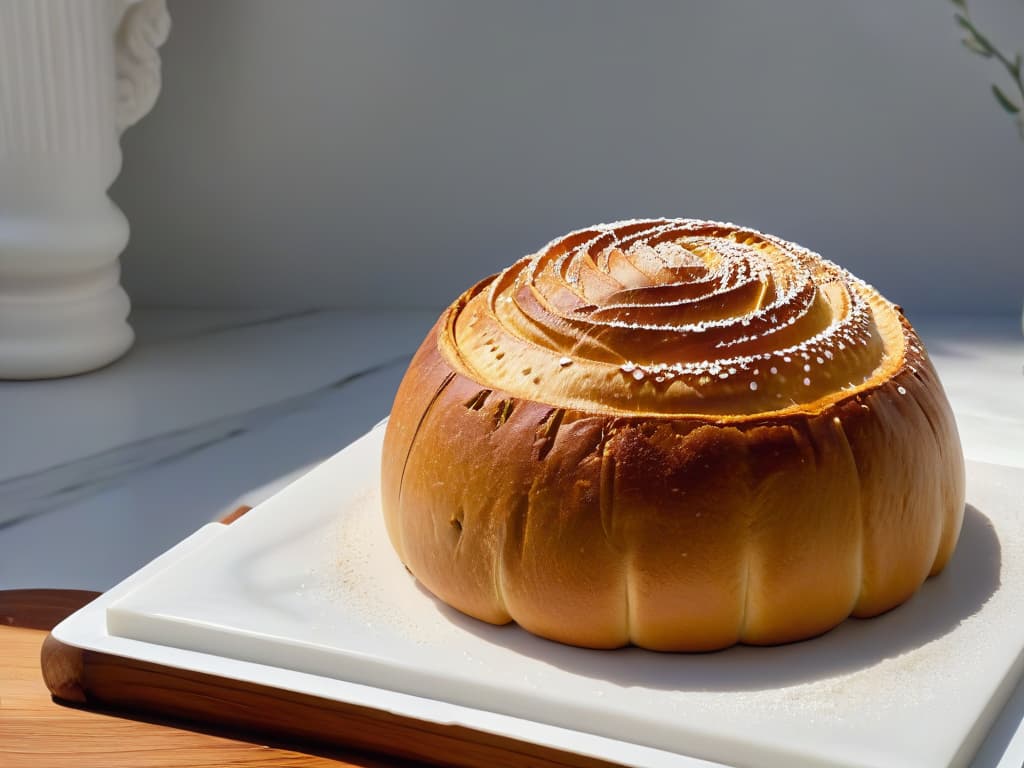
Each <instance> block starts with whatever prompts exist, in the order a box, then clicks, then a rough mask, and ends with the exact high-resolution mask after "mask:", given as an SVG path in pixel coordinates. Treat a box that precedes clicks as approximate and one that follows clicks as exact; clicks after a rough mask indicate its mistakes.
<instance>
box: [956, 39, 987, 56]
mask: <svg viewBox="0 0 1024 768" xmlns="http://www.w3.org/2000/svg"><path fill="white" fill-rule="evenodd" d="M960 42H961V43H963V44H964V48H966V49H967V50H969V51H971V52H972V53H976V54H978V55H979V56H984V57H985V58H986V59H991V58H992V51H990V50H989V49H988V48H985V47H984V46H983V45H981V44H980V43H979V42H978V38H976V37H965V38H964V39H963V40H961V41H960Z"/></svg>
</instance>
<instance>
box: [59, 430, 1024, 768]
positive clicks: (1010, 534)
mask: <svg viewBox="0 0 1024 768" xmlns="http://www.w3.org/2000/svg"><path fill="white" fill-rule="evenodd" d="M381 438H382V430H380V429H377V430H374V431H373V432H371V433H370V434H369V435H367V436H366V437H364V438H362V439H361V440H360V441H358V442H357V443H355V444H353V445H352V446H350V447H349V448H347V449H345V450H344V451H342V452H341V453H339V454H337V455H336V456H334V457H333V458H331V459H329V460H328V461H327V462H325V463H324V464H323V465H321V466H320V467H318V468H317V469H315V470H313V471H312V472H310V473H309V474H308V475H306V476H305V477H303V478H301V479H300V480H299V481H297V482H296V483H294V484H293V485H291V486H289V487H288V488H286V489H285V490H284V491H282V492H281V493H279V494H277V495H276V496H274V497H273V498H271V499H270V500H268V501H266V502H264V503H263V504H261V505H259V506H258V507H257V508H256V509H254V510H253V511H251V512H249V513H248V514H247V515H246V516H245V517H243V518H242V519H241V520H239V521H237V522H235V523H234V524H232V525H231V526H230V527H229V528H227V529H226V530H224V532H223V533H221V534H220V535H215V536H214V535H212V534H211V535H210V536H208V537H207V539H206V540H204V541H203V542H200V544H199V545H195V546H184V547H183V548H182V551H181V553H180V555H179V556H176V557H174V558H172V559H170V560H169V561H167V564H166V565H164V566H162V567H160V568H151V569H149V572H148V573H140V574H138V575H137V577H133V580H130V581H131V583H130V584H129V583H126V584H124V585H122V586H121V587H118V588H117V590H115V591H114V592H113V593H111V594H110V595H109V598H108V599H106V600H104V605H103V606H96V607H94V608H93V609H92V610H93V613H94V614H95V612H96V611H97V610H101V609H102V608H105V609H106V619H107V630H108V631H109V636H111V638H110V639H111V641H112V642H116V643H129V644H134V646H133V647H135V649H136V651H138V649H140V648H143V649H146V652H147V653H149V654H153V653H154V650H153V649H160V648H163V649H164V653H165V654H166V653H170V654H171V655H172V656H174V658H175V659H176V660H177V661H176V663H178V664H180V665H182V666H188V668H197V667H196V665H197V664H198V665H199V666H202V664H207V665H209V664H210V663H211V662H212V661H214V660H216V661H217V662H219V663H218V664H217V665H216V667H217V668H216V670H215V672H216V673H217V674H222V675H228V676H231V675H232V674H243V673H244V674H245V675H248V677H244V678H243V679H253V677H255V678H256V679H254V680H253V681H254V682H264V683H266V684H273V685H278V686H279V687H285V688H289V689H292V690H302V691H304V692H312V693H314V694H315V695H326V696H328V697H330V698H340V700H344V701H353V702H355V703H367V702H371V705H373V706H378V707H381V708H385V709H389V710H391V711H395V712H400V713H402V714H408V715H410V716H414V717H422V718H423V719H428V720H434V721H440V722H457V723H460V724H465V725H468V726H470V727H474V728H478V729H480V730H486V731H490V732H494V733H502V734H505V735H510V736H513V737H515V738H521V739H526V740H530V741H536V742H538V743H543V744H547V745H549V746H554V747H558V748H562V749H566V750H569V751H575V752H580V753H583V754H592V755H595V756H600V757H604V758H605V759H610V760H617V761H620V762H624V763H630V764H635V765H680V766H681V765H687V766H693V765H702V764H703V765H707V763H702V762H701V761H699V760H695V759H692V758H703V759H706V760H713V761H718V762H719V763H723V764H730V765H739V766H747V765H757V766H766V767H771V766H787V767H788V766H800V765H831V766H886V767H888V766H928V767H929V768H931V767H933V766H942V765H958V766H959V765H967V764H969V762H970V760H971V758H972V756H973V755H975V752H976V751H977V750H978V747H979V745H980V744H981V743H982V740H983V739H984V737H985V735H986V733H987V732H988V730H989V727H990V726H991V725H992V723H993V721H994V720H995V719H996V717H997V715H998V714H999V712H1000V710H1001V709H1002V707H1003V705H1004V704H1005V702H1006V700H1007V698H1008V697H1009V696H1010V694H1011V693H1012V692H1013V690H1014V686H1015V685H1016V683H1017V680H1018V679H1019V677H1020V672H1021V668H1022V666H1024V655H1022V650H1024V510H1022V506H1024V504H1022V501H1024V471H1022V470H1016V469H1010V468H1005V467H997V466H995V465H986V464H974V463H972V464H969V468H968V478H969V481H968V501H969V503H970V505H971V506H970V508H969V509H968V513H967V517H966V521H965V526H964V532H963V536H962V539H961V542H960V545H959V547H958V550H957V554H956V556H955V557H954V559H953V561H952V562H951V564H950V566H949V567H948V568H947V570H946V572H945V573H943V574H942V575H941V576H939V577H937V578H936V579H932V580H930V581H929V582H928V583H927V584H926V585H925V587H924V588H923V589H922V591H921V593H920V594H919V595H917V596H916V597H915V598H914V599H913V600H911V601H910V602H909V603H907V604H906V605H905V606H902V607H901V608H899V609H897V610H895V611H893V612H891V613H889V614H887V615H885V616H882V617H879V618H876V619H872V620H870V621H850V622H847V623H845V624H843V625H842V626H841V627H839V628H838V629H837V630H835V631H833V632H831V633H829V634H827V635H825V636H823V637H821V638H817V639H815V640H811V641H808V642H804V643H799V644H793V645H788V646H781V647H778V648H743V647H741V648H734V649H730V650H728V651H725V652H722V653H716V654H704V655H681V654H655V653H650V652H646V651H642V650H639V649H627V650H619V651H613V652H603V651H587V650H582V649H577V648H570V647H566V646H561V645H558V644H555V643H550V642H547V641H544V640H540V639H538V638H535V637H532V636H530V635H528V634H527V633H525V632H523V631H522V630H520V629H518V628H517V627H514V626H508V627H491V626H489V625H485V624H482V623H480V622H476V621H474V620H472V619H468V618H466V617H463V616H461V615H459V614H457V613H455V612H453V611H451V610H450V609H448V608H447V607H446V606H443V605H442V604H440V603H438V602H437V601H436V600H434V599H433V598H432V597H430V596H429V595H427V594H426V593H424V592H423V591H422V590H420V589H419V588H418V587H417V586H416V584H415V582H414V580H413V579H412V578H411V577H410V576H409V575H408V574H407V573H406V572H405V570H404V569H403V568H402V566H401V564H400V563H399V561H398V559H397V558H396V557H395V555H394V554H393V552H392V551H391V548H390V546H389V545H388V543H387V539H386V535H385V534H384V531H383V525H382V523H381V520H380V512H379V507H378V501H377V493H376V489H377V485H378V474H379V467H378V457H379V452H380V443H381ZM186 544H188V542H186ZM168 557H169V555H168ZM154 565H156V564H154ZM83 626H84V625H83ZM62 627H63V625H62ZM62 627H59V628H58V630H61V629H62ZM92 631H94V632H95V628H93V630H92ZM55 634H58V639H62V640H65V641H70V642H72V643H73V644H75V643H74V638H73V637H71V638H65V637H61V636H60V634H59V632H58V631H55ZM71 634H74V632H72V633H71ZM77 644H80V643H77ZM157 655H159V654H157ZM183 659H184V661H183ZM186 662H187V663H186ZM225 670H229V671H225ZM198 671H206V670H205V669H198ZM354 696H355V697H356V698H353V697H354ZM1021 698H1022V697H1021V696H1019V695H1018V696H1015V698H1014V702H1013V703H1012V706H1011V708H1010V709H1013V708H1014V707H1016V709H1017V710H1020V709H1022V708H1024V706H1022V705H1024V702H1022V701H1021ZM1020 719H1021V715H1020V712H1019V711H1012V712H1008V713H1005V714H1004V715H1003V717H1002V719H1001V720H1000V722H999V723H998V724H997V728H996V729H995V730H996V731H998V733H995V734H994V739H995V740H994V741H993V739H991V738H990V740H989V742H987V743H986V744H985V745H984V748H983V750H982V752H981V753H979V759H980V760H983V761H985V762H984V764H985V765H999V766H1000V767H1002V766H1004V765H1006V766H1011V765H1012V766H1013V768H1017V767H1018V764H1019V762H1020V758H1019V757H1017V758H1015V757H1014V754H1015V751H1019V749H1020V748H1021V746H1022V745H1021V733H1020V732H1019V731H1018V729H1017V726H1018V724H1019V723H1020ZM1015 733H1016V735H1014V734H1015ZM1007 760H1010V761H1014V760H1015V761H1016V762H1007Z"/></svg>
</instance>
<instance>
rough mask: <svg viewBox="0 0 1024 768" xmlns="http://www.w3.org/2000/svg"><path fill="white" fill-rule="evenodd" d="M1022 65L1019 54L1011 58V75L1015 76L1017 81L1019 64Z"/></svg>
mask: <svg viewBox="0 0 1024 768" xmlns="http://www.w3.org/2000/svg"><path fill="white" fill-rule="evenodd" d="M1022 63H1024V62H1022V60H1021V56H1020V54H1019V53H1018V54H1017V55H1016V56H1014V57H1013V73H1014V74H1015V75H1017V79H1018V80H1020V68H1021V64H1022Z"/></svg>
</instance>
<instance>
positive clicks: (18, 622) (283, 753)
mask: <svg viewBox="0 0 1024 768" xmlns="http://www.w3.org/2000/svg"><path fill="white" fill-rule="evenodd" d="M96 596H97V594H96V593H95V592H81V591H76V590H17V591H7V592H2V591H0V622H2V624H4V625H7V626H0V766H3V767H4V768H44V767H45V768H51V766H58V765H60V766H63V765H74V766H76V768H94V767H95V768H108V767H109V768H117V767H118V766H131V767H132V768H163V767H164V766H184V765H188V766H196V768H205V766H211V767H212V766H225V767H226V768H236V767H237V768H263V767H264V766H268V767H269V766H289V767H294V768H327V767H328V766H333V767H334V768H337V767H338V766H350V767H352V768H355V767H357V766H358V767H359V768H378V767H383V766H409V765H412V764H411V763H408V762H402V761H399V760H395V759H388V758H376V757H372V756H365V755H360V754H357V753H355V752H353V751H351V750H349V751H344V750H341V749H333V750H330V749H322V748H317V747H315V746H314V745H310V744H298V743H291V744H285V743H283V742H270V741H268V739H267V738H266V737H265V736H262V735H258V734H251V733H250V734H243V733H240V732H232V731H230V730H228V729H226V728H223V727H217V726H216V725H213V724H208V725H204V726H188V725H186V724H184V723H180V722H178V723H176V722H171V721H169V720H166V719H163V718H154V717H145V716H143V715H142V713H140V712H132V711H128V712H123V713H121V714H116V715H115V714H113V713H111V712H109V711H89V710H86V709H82V708H78V707H70V706H64V705H62V704H60V703H57V702H55V701H54V700H53V699H52V698H51V696H50V692H49V691H48V690H47V687H46V685H45V684H44V682H43V676H42V674H40V649H41V646H42V645H43V642H44V640H45V639H46V638H47V631H46V630H47V629H49V626H52V625H53V624H55V623H57V622H58V621H60V620H61V619H63V618H64V617H65V616H67V615H68V614H69V613H71V612H73V611H74V610H77V609H78V608H80V607H82V606H83V605H85V604H86V603H88V602H89V601H90V600H92V599H93V598H95V597H96ZM47 623H48V624H49V626H45V627H43V626H41V625H43V624H47ZM54 650H56V649H55V648H52V647H51V649H50V652H51V653H52V652H53V651H54ZM70 655H71V656H72V658H73V657H74V656H75V655H77V656H78V658H79V661H80V662H81V665H78V666H76V664H70V665H69V666H67V667H66V668H62V669H64V671H63V672H58V674H66V675H68V676H67V677H65V678H64V680H65V682H66V684H67V685H71V684H72V682H73V681H74V678H73V677H71V676H70V675H71V673H72V672H73V671H74V670H76V669H77V670H78V671H79V672H80V673H86V672H87V671H88V670H87V667H86V666H84V661H85V658H84V656H83V655H82V654H81V653H77V654H70ZM50 674H53V672H52V671H51V672H50ZM68 690H69V691H70V690H73V688H69V689H68ZM80 690H81V691H82V695H83V696H84V694H85V689H84V688H81V689H80ZM90 706H93V704H92V703H90Z"/></svg>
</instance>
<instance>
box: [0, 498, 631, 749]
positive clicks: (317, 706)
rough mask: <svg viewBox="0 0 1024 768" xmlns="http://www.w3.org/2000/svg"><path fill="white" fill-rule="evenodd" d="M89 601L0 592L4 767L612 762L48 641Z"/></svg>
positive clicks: (62, 594) (69, 595)
mask: <svg viewBox="0 0 1024 768" xmlns="http://www.w3.org/2000/svg"><path fill="white" fill-rule="evenodd" d="M244 511H245V510H244V509H243V510H238V511H236V512H235V513H233V514H232V515H230V516H229V517H228V518H225V522H230V521H231V520H234V519H237V517H239V516H240V515H241V514H244ZM96 596H97V595H96V593H91V592H76V591H67V590H65V591H57V590H22V591H15V592H0V623H6V624H8V625H10V626H8V627H6V628H0V648H3V653H2V654H0V681H4V683H3V686H2V687H0V715H2V716H0V765H3V766H5V768H11V767H12V766H21V765H24V766H50V765H53V764H55V763H56V764H66V763H67V764H70V763H73V764H74V765H76V766H94V765H95V766H104V767H105V768H106V767H108V766H115V767H116V766H119V765H126V766H127V765H130V766H133V767H134V766H166V765H191V766H205V765H210V766H213V765H218V766H263V765H267V766H269V765H295V766H317V767H319V766H325V765H339V764H340V765H348V766H363V767H369V766H385V765H387V766H405V765H413V764H422V762H427V763H434V764H439V765H452V766H473V767H475V766H494V767H495V768H502V767H507V768H518V767H519V766H549V767H551V768H565V767H572V768H596V767H597V766H610V765H612V764H611V763H606V762H603V761H599V760H594V759H591V758H586V757H580V756H578V755H573V754H569V753H564V752H560V751H557V750H553V749H550V748H547V747H541V746H537V745H533V744H529V743H527V742H522V741H516V740H513V739H510V738H506V737H501V736H493V735H490V734H486V733H482V732H479V731H474V730H471V729H468V728H464V727H459V726H445V725H439V724H434V723H427V722H423V721H419V720H413V719H410V718H406V717H400V716H397V715H393V714H390V713H388V712H383V711H378V710H374V709H369V708H365V707H359V706H354V705H350V704H344V703H340V702H336V701H330V700H326V699H320V698H317V697H314V696H309V695H305V694H296V693H292V692H289V691H283V690H280V689H276V688H270V687H266V686H260V685H255V684H251V683H244V682H239V681H236V680H230V679H227V678H221V677H216V676H213V675H205V674H200V673H194V672H189V671H184V670H179V669H172V668H168V667H163V666H160V665H157V664H153V663H149V662H143V661H138V660H135V659H129V658H125V657H120V656H115V655H110V654H106V653H99V652H95V651H90V650H83V649H80V648H76V647H74V646H71V645H67V644H64V643H62V642H60V641H58V640H56V639H55V638H54V637H53V636H52V635H49V634H47V632H48V630H49V629H50V628H52V627H53V626H54V625H55V624H56V623H58V622H59V621H60V620H61V619H63V618H64V617H65V616H67V615H69V614H70V613H72V612H74V611H75V610H77V609H78V608H80V607H82V606H83V605H85V604H86V603H88V602H89V601H90V600H92V599H93V598H95V597H96ZM40 664H41V672H42V674H41V675H40ZM44 684H45V687H44ZM47 689H48V690H49V693H51V694H52V696H53V699H54V700H51V699H50V697H49V696H47V693H46V691H47ZM268 740H269V741H268ZM354 750H359V751H360V752H365V753H373V754H376V755H381V756H383V755H386V756H387V757H371V756H369V754H360V753H359V752H356V751H354ZM412 761H415V762H412Z"/></svg>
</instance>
